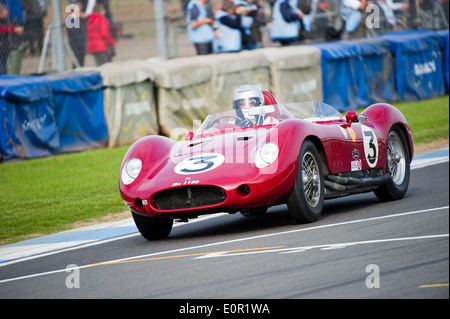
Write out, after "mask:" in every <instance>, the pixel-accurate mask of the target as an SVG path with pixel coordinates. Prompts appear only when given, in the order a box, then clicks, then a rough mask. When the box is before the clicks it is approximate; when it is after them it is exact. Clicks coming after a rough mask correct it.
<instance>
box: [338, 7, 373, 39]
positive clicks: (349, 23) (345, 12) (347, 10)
mask: <svg viewBox="0 0 450 319" xmlns="http://www.w3.org/2000/svg"><path fill="white" fill-rule="evenodd" d="M366 7H367V0H342V1H341V16H342V19H344V21H345V30H346V31H347V32H348V33H353V32H355V31H356V29H357V28H358V26H359V24H360V22H361V19H362V14H361V11H363V10H365V9H366Z"/></svg>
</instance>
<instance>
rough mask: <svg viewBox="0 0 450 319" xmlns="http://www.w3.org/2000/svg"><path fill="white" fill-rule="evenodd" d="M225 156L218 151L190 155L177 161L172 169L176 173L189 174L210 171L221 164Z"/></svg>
mask: <svg viewBox="0 0 450 319" xmlns="http://www.w3.org/2000/svg"><path fill="white" fill-rule="evenodd" d="M224 161H225V157H224V156H223V155H222V154H218V153H202V154H198V155H194V156H191V157H189V158H186V159H185V160H183V161H181V162H180V163H178V164H177V165H176V166H175V168H174V171H175V173H177V174H182V175H191V174H198V173H204V172H207V171H210V170H212V169H215V168H216V167H219V166H220V165H222V163H223V162H224Z"/></svg>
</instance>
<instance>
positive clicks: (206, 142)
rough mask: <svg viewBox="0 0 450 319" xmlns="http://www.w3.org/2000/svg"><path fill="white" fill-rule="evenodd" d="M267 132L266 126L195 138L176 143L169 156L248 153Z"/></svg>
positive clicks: (263, 139)
mask: <svg viewBox="0 0 450 319" xmlns="http://www.w3.org/2000/svg"><path fill="white" fill-rule="evenodd" d="M267 133H268V129H267V128H260V129H246V130H243V131H239V132H233V133H226V134H219V135H214V136H208V137H203V138H196V139H193V140H191V141H186V142H180V143H176V144H175V145H174V146H173V147H172V149H171V157H172V158H177V157H183V158H184V157H187V156H192V155H196V154H200V153H220V154H222V155H224V156H226V157H229V156H231V155H233V156H234V157H235V158H236V157H239V156H242V155H244V154H246V155H249V153H251V152H252V151H253V150H255V149H256V148H257V147H258V145H260V144H261V143H263V142H264V141H265V140H266V137H267ZM242 153H244V154H242Z"/></svg>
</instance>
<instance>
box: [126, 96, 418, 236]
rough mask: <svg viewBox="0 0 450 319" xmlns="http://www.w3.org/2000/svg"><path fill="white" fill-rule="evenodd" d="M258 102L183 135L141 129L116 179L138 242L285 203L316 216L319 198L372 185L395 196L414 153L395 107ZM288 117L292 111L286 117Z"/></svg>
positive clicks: (301, 217)
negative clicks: (343, 108) (143, 133)
mask: <svg viewBox="0 0 450 319" xmlns="http://www.w3.org/2000/svg"><path fill="white" fill-rule="evenodd" d="M262 94H263V98H264V103H263V104H262V105H260V106H259V107H254V108H251V109H249V110H247V111H246V114H245V116H246V117H247V118H251V119H253V122H252V123H247V125H243V124H245V123H243V122H245V121H244V120H243V119H244V118H243V116H242V113H240V112H236V110H234V111H229V112H223V113H217V114H210V115H208V116H207V117H206V119H205V120H204V121H203V123H202V124H201V126H200V128H199V129H198V131H197V132H196V133H195V134H194V133H188V134H187V135H186V140H185V141H175V140H173V139H169V138H167V137H163V136H156V135H153V136H147V137H143V138H141V139H139V140H138V141H136V142H135V143H134V144H133V145H132V146H131V147H130V149H129V150H128V151H127V153H126V155H125V157H124V159H123V162H122V165H121V168H120V176H119V189H120V194H121V196H122V199H123V201H124V202H125V204H126V205H127V206H128V208H129V209H130V210H131V212H132V216H133V218H134V221H135V223H136V226H137V228H138V229H139V231H140V233H141V234H142V236H143V237H145V238H146V239H149V240H151V239H158V238H165V237H167V236H168V235H169V233H170V231H171V229H172V224H173V220H174V219H181V220H183V221H187V220H188V219H189V218H196V217H198V216H199V215H202V214H210V213H217V212H229V213H236V212H241V213H242V214H243V215H244V216H251V215H259V214H263V213H265V212H266V210H267V208H268V207H270V206H274V205H278V204H287V207H288V209H289V212H290V214H291V216H292V218H293V219H294V220H295V221H296V222H298V223H305V222H314V221H316V220H318V219H319V218H320V215H321V212H322V207H323V202H324V199H331V198H336V197H340V196H345V195H350V194H356V193H362V192H370V191H373V192H374V193H375V194H376V196H377V197H378V198H379V199H380V200H382V201H388V200H395V199H400V198H402V197H403V196H404V195H405V193H406V191H407V189H408V184H409V176H410V162H411V160H412V157H413V153H414V144H413V139H412V136H411V129H410V127H409V125H408V123H407V121H406V119H405V117H404V116H403V115H402V113H401V112H400V111H398V110H397V109H396V108H395V107H393V106H391V105H389V104H382V103H379V104H374V105H372V106H370V107H368V108H367V109H365V110H364V111H363V112H362V113H361V114H360V115H357V114H356V112H354V111H349V112H347V114H346V116H345V118H344V117H343V116H342V115H341V114H340V113H339V112H338V111H337V110H336V109H334V108H333V107H331V106H330V105H327V104H324V103H320V102H303V103H296V104H286V105H283V104H280V103H279V102H278V101H277V100H276V99H275V98H274V97H273V96H272V95H271V94H270V93H269V92H266V91H262ZM293 114H294V115H295V116H294V115H293Z"/></svg>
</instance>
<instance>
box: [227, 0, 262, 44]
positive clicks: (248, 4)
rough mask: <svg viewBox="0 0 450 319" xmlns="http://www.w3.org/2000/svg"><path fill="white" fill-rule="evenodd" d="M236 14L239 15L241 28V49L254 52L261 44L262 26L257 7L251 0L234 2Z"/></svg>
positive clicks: (236, 0)
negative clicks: (242, 31) (242, 30)
mask: <svg viewBox="0 0 450 319" xmlns="http://www.w3.org/2000/svg"><path fill="white" fill-rule="evenodd" d="M234 4H235V5H236V12H237V13H239V14H240V15H241V23H242V28H243V29H244V33H243V34H242V47H243V49H245V50H254V49H256V48H257V47H258V44H259V43H260V42H262V34H261V30H260V27H261V25H262V23H261V21H260V16H258V13H259V12H258V11H259V7H258V5H257V4H254V3H253V2H252V0H246V1H243V0H234Z"/></svg>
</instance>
